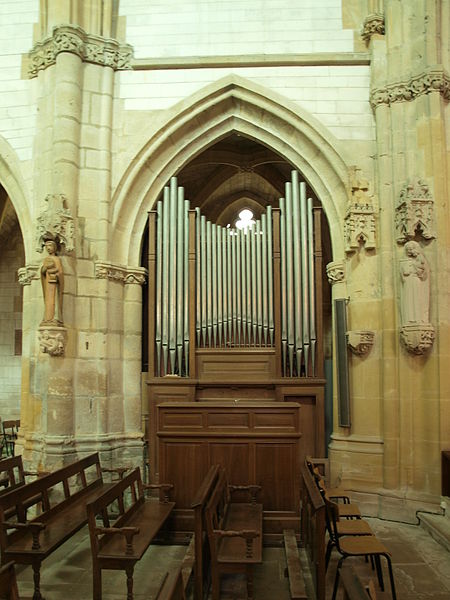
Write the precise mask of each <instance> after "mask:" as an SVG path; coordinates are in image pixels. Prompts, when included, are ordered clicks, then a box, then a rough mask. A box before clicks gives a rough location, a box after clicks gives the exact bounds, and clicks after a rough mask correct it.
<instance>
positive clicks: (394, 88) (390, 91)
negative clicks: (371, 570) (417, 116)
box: [370, 66, 450, 110]
mask: <svg viewBox="0 0 450 600" xmlns="http://www.w3.org/2000/svg"><path fill="white" fill-rule="evenodd" d="M430 92H439V93H440V94H441V95H442V97H443V98H444V100H450V77H449V76H448V75H447V73H446V72H445V71H444V68H443V67H441V66H438V67H435V68H430V69H428V70H427V71H425V72H423V73H420V74H419V75H416V76H414V77H411V78H410V79H408V80H407V81H399V82H396V83H391V84H389V85H386V86H385V87H383V88H375V89H373V90H372V92H371V94H370V104H371V105H372V108H373V109H374V110H375V109H376V108H377V107H378V106H379V105H380V104H388V105H390V104H392V103H394V102H407V101H410V100H414V99H415V98H417V97H418V96H422V95H423V94H429V93H430Z"/></svg>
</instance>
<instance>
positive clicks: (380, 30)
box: [361, 13, 384, 44]
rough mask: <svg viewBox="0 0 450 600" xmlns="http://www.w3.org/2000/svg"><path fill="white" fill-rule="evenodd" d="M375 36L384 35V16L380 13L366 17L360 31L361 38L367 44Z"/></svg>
mask: <svg viewBox="0 0 450 600" xmlns="http://www.w3.org/2000/svg"><path fill="white" fill-rule="evenodd" d="M375 34H378V35H384V15H382V14H380V13H376V14H373V15H369V16H368V17H366V19H364V23H363V28H362V31H361V37H362V39H363V40H364V41H365V42H366V43H367V44H368V43H369V42H370V38H371V37H372V36H373V35H375Z"/></svg>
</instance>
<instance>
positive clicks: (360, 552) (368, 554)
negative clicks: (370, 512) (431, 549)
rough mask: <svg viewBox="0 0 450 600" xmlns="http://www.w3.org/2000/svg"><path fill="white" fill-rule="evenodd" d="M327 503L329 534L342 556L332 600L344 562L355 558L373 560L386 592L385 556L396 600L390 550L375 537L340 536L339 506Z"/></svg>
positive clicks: (328, 501)
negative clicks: (384, 580) (338, 527)
mask: <svg viewBox="0 0 450 600" xmlns="http://www.w3.org/2000/svg"><path fill="white" fill-rule="evenodd" d="M325 503H326V505H327V509H328V512H329V515H330V519H329V521H328V522H327V527H329V529H328V533H329V535H330V537H331V536H333V541H334V546H335V547H336V550H337V551H338V552H339V554H340V555H341V558H340V559H339V562H338V565H337V569H336V577H335V579H334V587H333V595H332V600H336V594H337V590H338V586H339V577H340V571H341V567H342V564H343V562H344V560H345V559H347V558H349V557H355V556H359V557H364V558H366V559H367V558H373V560H374V562H375V565H376V569H377V576H378V583H379V585H380V588H381V590H382V591H384V583H383V573H382V569H381V560H380V557H382V556H384V558H385V559H386V562H387V565H388V570H389V579H390V582H391V594H392V599H393V600H396V599H397V595H396V592H395V582H394V573H393V570H392V562H391V556H390V553H389V550H388V549H387V548H386V546H385V545H384V544H382V543H381V542H380V540H379V539H378V538H377V537H376V536H375V535H364V536H362V535H359V536H354V535H353V536H346V537H341V536H340V535H338V532H337V527H336V523H337V522H338V518H339V515H338V511H337V504H336V503H335V502H331V501H330V500H327V499H326V498H325Z"/></svg>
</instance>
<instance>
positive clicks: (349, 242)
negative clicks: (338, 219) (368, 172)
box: [344, 167, 375, 252]
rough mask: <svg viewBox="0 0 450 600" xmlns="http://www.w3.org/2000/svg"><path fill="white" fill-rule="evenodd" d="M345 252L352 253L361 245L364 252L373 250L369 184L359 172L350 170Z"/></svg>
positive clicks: (371, 197) (371, 202)
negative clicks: (363, 247)
mask: <svg viewBox="0 0 450 600" xmlns="http://www.w3.org/2000/svg"><path fill="white" fill-rule="evenodd" d="M344 238H345V251H346V252H354V251H356V250H358V249H359V248H360V246H361V245H364V246H365V247H366V250H373V249H374V248H375V209H374V207H373V196H372V195H370V194H369V183H368V181H367V179H365V178H364V177H363V176H362V173H361V170H360V169H358V168H357V167H352V168H351V170H350V201H349V203H348V206H347V212H346V214H345V218H344Z"/></svg>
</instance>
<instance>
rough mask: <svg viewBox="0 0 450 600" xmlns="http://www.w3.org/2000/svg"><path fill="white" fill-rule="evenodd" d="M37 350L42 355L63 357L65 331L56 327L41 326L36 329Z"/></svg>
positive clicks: (65, 340) (63, 328)
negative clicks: (37, 337)
mask: <svg viewBox="0 0 450 600" xmlns="http://www.w3.org/2000/svg"><path fill="white" fill-rule="evenodd" d="M38 336H39V349H40V351H41V352H42V353H43V354H49V355H50V356H63V355H64V352H65V349H66V342H67V329H66V328H65V327H58V326H48V325H45V326H41V327H39V329H38Z"/></svg>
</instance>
